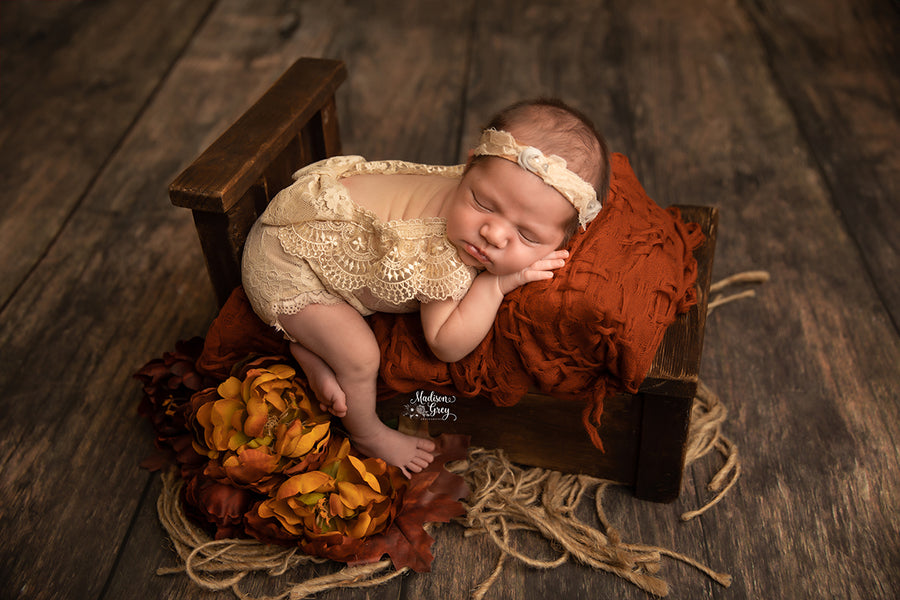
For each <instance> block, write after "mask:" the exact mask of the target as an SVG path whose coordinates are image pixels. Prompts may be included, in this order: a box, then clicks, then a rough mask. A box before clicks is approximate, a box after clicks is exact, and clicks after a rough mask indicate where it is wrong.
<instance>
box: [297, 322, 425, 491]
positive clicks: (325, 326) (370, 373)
mask: <svg viewBox="0 0 900 600" xmlns="http://www.w3.org/2000/svg"><path fill="white" fill-rule="evenodd" d="M279 321H280V322H281V325H282V327H284V329H285V330H286V331H287V332H288V333H289V334H290V335H291V336H292V337H293V338H294V339H296V340H297V341H298V342H299V344H298V348H296V349H295V348H294V347H293V345H292V348H291V351H292V353H293V354H294V356H295V357H296V358H297V361H298V362H299V363H300V366H301V367H303V369H304V372H307V371H306V369H307V368H309V369H310V372H307V375H308V376H309V377H310V379H311V381H310V383H311V384H312V385H314V390H315V391H316V394H317V395H319V394H321V396H319V401H320V402H321V403H322V404H326V405H328V406H330V408H329V410H330V411H331V412H332V413H334V414H336V415H338V416H340V417H342V420H343V423H344V426H345V427H346V428H347V431H349V432H350V436H351V440H352V441H353V444H354V445H355V446H356V447H357V448H358V449H359V450H360V451H361V452H362V453H363V454H366V455H368V456H377V457H379V458H383V459H384V460H385V461H387V462H388V463H390V464H393V465H396V466H398V467H400V469H401V470H402V471H403V472H404V473H406V474H407V475H409V474H410V473H418V472H419V471H421V470H422V469H424V468H425V467H427V466H428V465H429V464H430V463H431V461H432V458H433V456H432V454H431V452H432V451H433V450H434V443H433V442H431V441H430V440H425V439H422V438H417V437H412V436H408V435H405V434H402V433H400V432H398V431H396V430H394V429H391V428H389V427H387V426H386V425H385V424H384V423H382V422H381V420H380V419H379V418H378V415H377V414H376V412H375V396H376V383H377V377H378V366H379V363H380V361H381V352H380V350H379V348H378V342H377V341H376V340H375V336H374V335H373V334H372V330H371V329H370V328H369V325H368V324H367V323H366V322H365V320H364V319H363V318H362V316H361V315H360V314H359V313H358V312H357V311H356V310H355V309H354V308H352V307H351V306H349V305H347V304H333V305H321V304H312V305H310V306H307V307H306V308H304V309H303V310H302V311H300V312H299V313H297V314H294V315H281V316H280V317H279ZM310 354H311V355H312V357H311V356H309V355H310ZM329 369H330V372H331V373H332V374H333V382H334V383H336V384H337V386H338V388H339V390H340V392H334V390H333V386H332V385H331V380H330V377H332V375H329V373H328V370H329ZM314 378H315V379H317V382H316V383H313V381H312V379H314ZM316 388H318V389H316ZM326 395H330V396H328V397H323V396H326ZM329 403H330V404H329ZM342 413H343V414H342Z"/></svg>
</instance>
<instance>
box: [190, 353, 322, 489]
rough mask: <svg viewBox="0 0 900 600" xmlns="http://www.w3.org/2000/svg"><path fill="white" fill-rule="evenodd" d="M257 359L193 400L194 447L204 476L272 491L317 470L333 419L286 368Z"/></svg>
mask: <svg viewBox="0 0 900 600" xmlns="http://www.w3.org/2000/svg"><path fill="white" fill-rule="evenodd" d="M267 362H270V361H266V360H265V359H259V360H257V361H254V362H252V363H250V364H248V365H245V367H244V368H243V369H242V370H243V371H244V374H243V376H242V377H238V376H232V377H229V378H228V379H226V380H225V381H223V382H222V383H221V384H219V386H218V387H217V388H215V389H214V390H213V389H210V390H205V391H204V392H200V393H198V394H196V395H195V396H194V398H193V399H192V403H193V404H194V406H195V408H196V411H195V419H196V423H197V424H198V425H199V427H197V428H196V429H197V433H198V435H197V436H196V439H195V442H194V446H195V449H196V450H197V452H199V453H201V454H204V455H205V456H207V457H208V458H209V459H210V462H209V463H208V465H207V466H206V469H205V472H206V474H207V475H209V476H210V477H212V478H214V479H216V480H217V481H223V482H226V481H230V482H232V483H234V484H236V485H237V486H239V487H249V488H252V489H256V490H258V491H260V492H263V493H267V492H268V491H269V490H270V489H272V488H273V487H274V486H275V485H277V484H278V483H279V482H280V480H281V479H283V478H284V477H285V476H289V475H291V474H293V473H296V472H299V471H300V470H305V469H307V468H309V467H311V466H315V465H316V464H318V462H321V459H322V458H324V452H325V449H326V448H327V445H328V440H329V439H330V437H331V418H330V416H329V415H328V414H327V413H324V412H322V411H321V410H320V409H319V408H318V405H317V404H316V403H315V402H313V401H312V400H311V396H310V394H309V393H308V392H307V390H306V388H305V387H304V386H303V384H302V382H301V380H300V379H298V378H297V377H296V371H295V370H294V369H293V368H292V367H290V366H288V365H285V364H279V363H275V364H266V363H267Z"/></svg>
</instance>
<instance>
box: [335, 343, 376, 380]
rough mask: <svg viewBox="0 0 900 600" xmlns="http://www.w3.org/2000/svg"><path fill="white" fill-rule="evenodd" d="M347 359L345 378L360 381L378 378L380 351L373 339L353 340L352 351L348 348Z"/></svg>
mask: <svg viewBox="0 0 900 600" xmlns="http://www.w3.org/2000/svg"><path fill="white" fill-rule="evenodd" d="M348 358H349V359H350V360H349V361H348V364H347V365H346V367H345V369H346V370H345V373H344V374H345V376H347V377H352V378H354V379H362V380H368V379H374V378H376V377H378V369H379V368H380V366H381V349H380V348H379V347H378V342H377V341H375V338H374V337H373V338H372V339H371V340H353V342H352V349H351V348H348Z"/></svg>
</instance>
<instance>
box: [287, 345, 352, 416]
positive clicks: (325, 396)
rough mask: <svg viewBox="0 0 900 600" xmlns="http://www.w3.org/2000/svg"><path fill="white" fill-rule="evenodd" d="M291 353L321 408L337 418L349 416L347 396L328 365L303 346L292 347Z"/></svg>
mask: <svg viewBox="0 0 900 600" xmlns="http://www.w3.org/2000/svg"><path fill="white" fill-rule="evenodd" d="M291 352H292V353H293V355H294V358H296V359H297V362H298V363H300V368H301V369H303V373H304V374H305V375H306V380H307V381H308V382H309V387H311V388H312V391H313V394H315V396H316V399H317V400H318V401H319V407H320V408H321V409H322V410H324V411H326V412H330V413H331V414H333V415H334V416H336V417H343V416H345V415H346V414H347V395H346V394H345V393H344V389H343V388H342V387H341V384H339V383H338V380H337V376H336V375H335V374H334V371H332V370H331V367H329V366H328V363H326V362H325V361H323V360H322V359H321V358H319V357H318V356H316V355H315V354H313V353H312V352H310V351H309V350H306V349H305V348H303V347H302V346H297V345H295V344H292V345H291Z"/></svg>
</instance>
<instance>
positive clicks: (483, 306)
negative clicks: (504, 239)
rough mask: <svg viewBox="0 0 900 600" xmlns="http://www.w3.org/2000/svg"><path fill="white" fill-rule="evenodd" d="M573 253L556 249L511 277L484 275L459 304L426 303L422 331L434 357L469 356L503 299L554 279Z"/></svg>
mask: <svg viewBox="0 0 900 600" xmlns="http://www.w3.org/2000/svg"><path fill="white" fill-rule="evenodd" d="M568 255H569V253H568V252H567V251H566V250H556V251H554V252H551V253H550V254H548V255H547V256H545V257H544V258H543V259H541V260H539V261H537V262H535V263H534V264H532V265H531V266H529V267H526V268H525V269H522V270H521V271H518V272H516V273H512V274H510V275H494V274H492V273H489V272H487V271H485V272H483V273H480V274H479V275H478V276H477V277H476V278H475V281H473V282H472V287H470V288H469V291H468V292H467V293H466V295H465V296H463V298H462V299H461V300H459V301H456V300H453V299H448V300H441V301H437V302H429V303H427V304H422V308H421V316H422V328H423V329H424V331H425V339H426V341H427V342H428V345H429V347H430V348H431V351H432V352H434V355H435V356H436V357H438V358H439V359H440V360H442V361H444V362H456V361H458V360H460V359H461V358H463V357H465V356H466V355H467V354H469V353H470V352H471V351H472V350H474V349H475V348H476V347H477V346H478V344H480V343H481V341H482V340H483V339H484V337H485V336H486V335H487V333H488V331H490V329H491V326H492V325H493V324H494V318H495V317H496V316H497V309H498V308H500V303H501V302H502V301H503V297H504V296H505V295H506V294H508V293H509V292H511V291H513V290H514V289H516V288H517V287H519V286H521V285H525V284H526V283H529V282H531V281H540V280H543V279H550V278H551V277H553V269H558V268H560V267H562V266H563V265H564V264H565V259H566V257H568Z"/></svg>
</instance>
